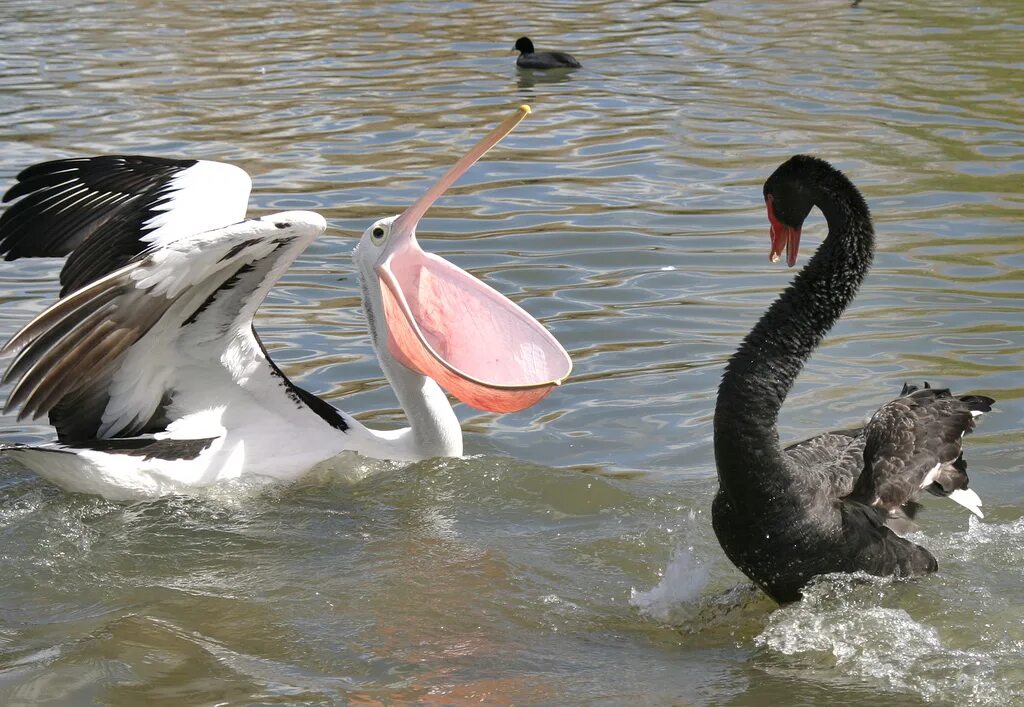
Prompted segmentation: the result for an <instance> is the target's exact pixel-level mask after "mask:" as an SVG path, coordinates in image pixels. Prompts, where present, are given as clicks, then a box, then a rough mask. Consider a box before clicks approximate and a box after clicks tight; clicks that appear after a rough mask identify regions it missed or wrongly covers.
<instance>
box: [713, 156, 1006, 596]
mask: <svg viewBox="0 0 1024 707" xmlns="http://www.w3.org/2000/svg"><path fill="white" fill-rule="evenodd" d="M764 199H765V204H766V206H767V209H768V219H769V221H770V222H771V241H772V242H771V259H772V262H775V261H776V260H778V259H779V257H780V255H781V254H782V250H783V248H785V250H786V256H787V257H786V259H787V262H788V263H789V265H790V266H792V265H793V264H794V263H795V262H796V257H797V249H798V247H799V244H800V229H801V227H802V225H803V222H804V219H805V218H806V217H807V214H808V213H809V212H810V210H811V208H812V207H814V206H817V207H818V208H819V209H820V210H821V212H822V213H823V214H824V216H825V219H826V221H827V222H828V237H827V238H825V240H824V242H823V243H822V244H821V247H819V248H818V251H817V253H815V255H814V257H813V258H811V260H810V262H809V263H807V265H806V266H805V267H804V268H803V270H802V271H801V272H800V273H799V274H798V275H797V277H796V279H795V280H794V281H793V283H792V285H790V286H789V288H787V289H786V290H785V292H783V293H782V295H781V296H780V297H779V298H778V299H777V300H776V301H775V302H774V303H773V304H772V306H771V307H769V309H768V311H767V312H766V313H765V314H764V316H763V317H761V320H760V321H759V322H758V323H757V325H756V326H754V328H753V329H752V330H751V331H750V333H749V334H747V337H746V338H745V339H744V340H743V343H742V344H741V345H740V347H739V349H738V350H737V351H736V353H735V354H734V355H733V356H732V358H731V359H730V360H729V363H728V365H727V366H726V369H725V374H724V375H723V377H722V383H721V386H720V387H719V389H718V404H717V406H716V408H715V423H714V429H715V460H716V462H717V465H718V481H719V490H718V494H717V495H716V496H715V500H714V504H713V506H712V523H713V526H714V529H715V534H716V535H717V536H718V541H719V543H721V545H722V549H724V550H725V554H726V555H728V557H729V559H730V560H732V562H733V563H734V564H735V565H736V566H737V567H738V568H739V569H740V570H742V571H743V573H744V574H746V575H747V576H748V577H750V579H752V580H753V581H754V582H755V583H756V584H757V585H759V586H760V587H761V588H762V589H763V590H764V591H765V592H766V593H767V594H768V595H769V596H771V597H772V598H773V599H775V600H776V601H778V602H780V603H783V602H790V601H796V600H798V599H800V597H801V589H802V588H803V587H804V586H805V585H806V584H807V583H808V582H809V581H810V580H811V579H812V578H813V577H815V576H817V575H821V574H827V573H830V572H856V571H863V572H866V573H868V574H872V575H876V576H898V577H909V576H914V575H921V574H926V573H929V572H934V571H935V570H936V569H937V568H938V564H937V562H936V561H935V558H934V557H933V556H932V554H931V553H930V552H928V550H926V549H925V548H923V547H921V546H919V545H916V544H914V543H912V542H910V541H908V540H905V539H903V538H902V537H900V536H899V535H898V534H897V532H903V530H905V529H907V528H908V526H909V527H912V523H910V520H911V519H912V518H913V515H914V513H915V511H916V509H917V504H916V503H915V501H914V499H915V498H916V497H917V495H918V494H919V493H920V492H921V491H922V490H927V491H930V492H932V493H934V494H936V495H940V496H949V497H951V498H952V499H953V500H955V501H958V502H959V503H961V504H962V505H964V506H966V507H968V508H969V509H971V510H972V511H973V512H975V513H976V514H977V515H979V516H980V515H981V511H980V509H979V508H978V506H979V505H980V503H981V501H980V499H978V497H977V494H975V493H974V492H973V491H970V490H968V488H967V483H968V479H967V471H966V470H967V466H966V464H965V463H964V460H963V455H962V453H961V439H962V437H963V435H964V434H965V433H968V432H970V431H971V430H973V429H974V417H976V416H978V415H980V414H982V413H984V412H988V411H989V410H990V409H991V405H992V403H993V402H994V400H993V399H992V398H988V397H984V396H981V395H965V396H954V395H952V394H951V393H950V392H949V391H948V390H943V389H937V388H931V387H928V385H927V384H925V387H923V388H916V387H911V386H904V389H903V391H902V392H901V394H900V397H898V398H896V399H895V400H893V401H891V402H889V403H886V404H885V405H883V406H882V407H881V408H879V409H878V411H877V412H875V414H874V415H873V416H872V417H871V419H870V420H869V421H868V422H867V423H866V424H865V426H864V427H862V428H860V429H852V430H842V431H837V432H829V433H826V434H823V435H819V436H817V437H813V438H811V439H809V440H806V441H804V442H801V443H799V444H795V445H792V446H790V447H787V448H785V449H783V448H782V447H781V446H780V444H779V435H778V431H777V429H776V421H777V418H778V414H779V409H780V408H781V407H782V403H783V401H784V400H785V399H786V394H787V393H788V392H789V390H790V388H791V387H792V385H793V381H794V380H796V377H797V375H798V374H799V373H800V370H801V369H802V368H803V365H804V362H805V361H806V360H807V358H808V357H809V356H810V355H811V352H812V351H814V349H815V347H817V345H818V344H819V343H820V341H821V339H822V337H824V335H825V334H826V333H827V332H828V330H829V329H831V328H832V325H833V324H835V322H836V321H837V320H838V319H839V316H840V315H841V314H842V313H843V310H845V309H846V307H847V306H848V305H849V304H850V302H851V301H853V298H854V296H855V295H856V293H857V289H858V288H859V287H860V284H861V281H862V280H863V279H864V276H865V274H866V273H867V271H868V269H869V268H870V267H871V260H872V257H873V253H874V238H875V236H874V229H873V227H872V224H871V215H870V213H869V211H868V207H867V204H866V203H865V201H864V198H863V197H862V196H861V194H860V192H859V191H858V190H857V188H856V187H855V186H854V185H853V183H852V182H850V180H849V179H848V178H847V177H846V176H845V175H844V174H843V173H842V172H840V171H839V170H837V169H835V168H834V167H832V165H830V164H829V163H828V162H825V161H824V160H821V159H818V158H816V157H810V156H806V155H797V156H795V157H792V158H791V159H789V160H788V161H786V162H785V163H783V164H782V165H781V166H780V167H779V168H778V169H777V170H775V173H774V174H772V176H771V177H769V179H768V181H767V182H765V185H764ZM894 531H896V532H894Z"/></svg>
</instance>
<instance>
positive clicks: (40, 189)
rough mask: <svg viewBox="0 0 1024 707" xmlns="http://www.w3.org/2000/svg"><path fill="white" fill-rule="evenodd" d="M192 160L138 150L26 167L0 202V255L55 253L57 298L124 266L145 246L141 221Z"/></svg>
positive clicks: (154, 212) (152, 213) (150, 214)
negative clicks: (61, 261) (60, 260)
mask: <svg viewBox="0 0 1024 707" xmlns="http://www.w3.org/2000/svg"><path fill="white" fill-rule="evenodd" d="M196 162H197V160H176V159H166V158H162V157H147V156H143V155H111V156H104V157H89V158H74V159H66V160H54V161H52V162H43V163H41V164H37V165H33V166H31V167H29V168H27V169H25V170H23V171H22V172H21V173H20V174H19V175H18V182H17V184H15V185H14V186H13V187H11V188H10V189H9V190H8V191H7V193H6V194H4V197H3V201H4V202H5V203H6V202H10V201H16V203H14V204H13V205H12V206H10V207H9V208H8V209H7V210H6V211H5V212H4V213H3V215H2V216H0V254H2V255H3V256H4V258H5V259H6V260H15V259H17V258H38V257H62V256H65V255H67V254H68V253H71V254H72V255H71V257H70V258H68V261H67V263H65V265H64V268H63V269H62V270H61V273H60V283H61V286H62V289H61V295H62V296H63V295H65V294H67V293H68V292H70V291H72V290H76V289H78V288H80V287H82V286H84V285H87V284H88V283H90V282H92V281H94V280H96V279H98V278H99V277H102V276H103V275H106V274H108V273H110V272H113V271H114V270H116V269H118V268H119V267H121V266H123V265H124V264H126V263H127V262H128V261H129V260H131V258H133V257H134V256H136V255H138V254H139V253H140V252H142V250H144V248H145V243H144V242H143V241H142V240H141V238H142V237H143V236H144V235H145V234H146V233H147V232H148V230H147V229H146V228H145V227H144V225H143V224H145V223H146V222H147V221H149V220H150V219H151V218H153V217H154V216H155V215H157V214H158V213H159V211H158V210H157V208H158V207H159V206H161V205H162V204H163V203H164V202H165V201H166V199H167V194H166V193H165V189H166V187H167V185H168V183H169V181H170V180H171V179H172V178H173V177H174V176H175V175H176V174H178V173H179V172H181V171H182V170H184V169H187V168H189V167H191V166H192V165H194V164H196Z"/></svg>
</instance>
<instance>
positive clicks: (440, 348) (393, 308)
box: [353, 106, 572, 412]
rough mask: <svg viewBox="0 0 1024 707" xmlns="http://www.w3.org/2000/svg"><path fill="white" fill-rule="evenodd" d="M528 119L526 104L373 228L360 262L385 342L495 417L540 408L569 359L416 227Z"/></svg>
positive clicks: (359, 249)
mask: <svg viewBox="0 0 1024 707" xmlns="http://www.w3.org/2000/svg"><path fill="white" fill-rule="evenodd" d="M529 112H530V108H529V107H528V106H522V107H520V108H519V110H518V111H516V112H515V113H514V114H513V115H511V116H509V117H508V118H507V119H505V120H504V121H502V123H501V124H499V125H498V126H497V127H496V128H495V129H494V130H492V131H491V132H490V133H489V134H488V135H487V136H486V137H484V138H483V139H482V140H481V141H480V142H478V143H477V144H476V145H475V146H473V148H472V149H470V151H469V152H467V153H466V154H465V155H464V156H463V157H462V158H461V159H460V160H459V161H458V162H456V163H455V166H454V167H452V168H451V169H450V170H449V171H448V172H447V173H446V174H445V175H444V176H443V177H441V179H439V180H438V181H437V183H436V184H434V185H433V186H432V187H431V188H430V189H428V190H427V192H426V193H425V194H424V195H423V196H421V197H420V198H419V199H417V200H416V201H415V202H414V203H413V204H412V205H411V206H410V207H409V208H407V209H406V210H405V211H404V212H402V213H401V214H399V215H398V216H390V217H388V218H383V219H380V220H378V221H375V222H374V223H373V224H371V225H370V227H369V228H367V229H366V231H364V232H363V235H362V237H361V238H360V240H359V244H358V245H357V246H356V250H355V253H354V255H353V258H354V260H355V262H356V265H357V267H358V269H359V273H360V276H361V278H362V280H363V284H364V287H365V289H366V293H367V301H366V303H365V305H366V308H367V318H368V319H369V320H370V321H371V328H374V329H376V330H377V332H378V335H379V334H382V333H385V334H386V337H387V342H386V346H387V352H388V353H389V354H390V355H391V356H392V357H393V358H394V359H395V360H396V361H398V363H400V364H402V365H403V366H405V367H406V368H408V369H410V370H412V371H415V372H417V373H420V374H422V375H424V376H428V377H430V378H433V379H434V380H435V381H436V382H437V383H439V384H440V385H441V386H442V387H443V388H445V389H446V390H447V391H448V392H449V393H451V394H452V395H454V396H455V397H457V398H458V399H459V400H461V401H463V402H464V403H467V404H469V405H471V406H473V407H476V408H478V409H481V410H487V411H490V412H514V411H516V410H522V409H524V408H526V407H529V406H530V405H533V404H534V403H536V402H538V401H539V400H540V399H541V398H543V397H544V396H545V395H547V394H548V393H549V392H550V391H551V390H552V389H553V387H554V386H556V385H558V384H560V383H561V382H562V380H563V379H564V378H565V377H566V376H568V375H569V371H570V370H571V368H572V363H571V361H570V359H569V354H568V353H566V351H565V349H563V348H562V346H561V345H560V344H559V343H558V342H557V341H556V340H555V338H554V337H553V336H552V335H551V334H550V333H549V332H548V331H547V330H546V329H545V328H544V327H543V326H542V325H541V324H540V322H538V321H537V320H536V319H534V318H533V317H532V316H530V315H529V314H528V313H527V312H526V311H525V310H523V309H522V308H520V307H519V306H518V305H516V304H515V303H513V302H512V301H511V300H509V299H508V298H506V297H505V296H504V295H502V294H501V293H499V292H498V291H496V290H494V289H493V288H491V287H490V286H488V285H486V284H484V283H483V282H481V281H480V280H478V279H477V278H475V277H473V276H472V275H470V274H469V273H467V272H466V271H465V270H463V269H462V268H460V267H458V266H457V265H455V264H453V263H450V262H448V261H447V260H445V259H444V258H441V257H439V256H437V255H434V254H432V253H427V252H425V251H424V250H423V249H422V248H421V247H420V245H419V243H418V242H417V240H416V226H417V225H418V224H419V221H420V219H421V218H422V217H423V215H424V214H425V213H426V212H427V209H429V208H430V206H431V205H432V204H433V203H434V202H435V201H436V200H437V199H438V198H439V197H440V196H441V195H442V194H444V192H445V190H447V189H448V187H450V186H451V185H452V184H453V183H454V182H455V180H456V179H458V178H459V177H460V176H461V175H462V174H463V173H465V172H466V170H468V169H469V168H470V167H471V166H472V165H473V163H475V162H476V161H477V160H478V159H480V157H482V156H483V155H484V153H486V152H487V151H488V150H489V149H490V148H492V147H493V146H494V145H496V144H498V142H499V141H500V140H501V139H502V138H503V137H505V136H506V135H508V134H509V133H510V132H511V131H512V129H513V128H514V127H515V126H516V125H518V124H519V121H521V120H522V119H523V118H524V117H526V115H528V114H529ZM378 321H382V322H383V324H384V326H383V327H377V326H376V322H378ZM377 343H378V345H379V344H383V343H384V342H377Z"/></svg>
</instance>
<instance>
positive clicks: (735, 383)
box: [714, 175, 874, 487]
mask: <svg viewBox="0 0 1024 707" xmlns="http://www.w3.org/2000/svg"><path fill="white" fill-rule="evenodd" d="M839 176H840V177H841V175H839ZM843 182H845V184H844V183H843ZM814 194H815V198H814V204H815V205H816V206H817V207H818V208H819V209H820V210H821V211H822V213H823V214H824V216H825V219H826V221H827V222H828V227H829V231H828V236H827V237H826V238H825V240H824V242H823V243H822V244H821V246H820V247H819V248H818V250H817V252H816V253H815V254H814V257H813V258H811V260H810V262H808V263H807V265H806V266H805V267H804V268H803V270H801V271H800V273H799V274H798V275H797V276H796V278H795V279H794V280H793V282H792V284H791V285H790V286H789V287H788V288H787V289H786V290H785V291H784V292H783V293H782V294H781V295H780V296H779V298H778V299H776V300H775V302H774V303H773V304H772V305H771V307H769V308H768V311H767V312H765V314H764V316H762V317H761V319H760V321H758V323H757V324H756V325H755V326H754V328H753V329H752V330H751V331H750V333H749V334H747V336H746V338H745V339H744V340H743V343H742V344H741V345H740V347H739V349H738V350H737V351H736V353H735V354H734V355H733V356H732V358H731V359H730V360H729V362H728V364H727V365H726V370H725V374H724V375H723V377H722V382H721V385H720V387H719V391H718V403H717V406H716V408H715V424H714V428H715V456H716V461H717V463H718V470H719V476H720V478H721V481H722V485H723V487H726V486H727V477H729V476H730V474H731V473H735V474H740V473H742V475H743V477H744V480H745V481H746V480H747V479H748V477H749V476H750V474H751V473H753V474H756V473H757V471H758V470H764V471H768V470H777V469H778V468H780V467H782V466H784V460H783V453H782V449H781V447H780V444H779V437H778V431H777V428H776V424H777V421H778V415H779V411H780V410H781V408H782V404H783V401H784V400H785V399H786V395H787V394H788V393H789V391H790V389H791V388H792V386H793V383H794V381H795V380H796V378H797V376H798V375H799V373H800V371H801V369H802V368H803V366H804V363H805V362H806V361H807V359H808V358H809V357H810V355H811V353H812V352H813V351H814V349H815V348H816V347H817V346H818V344H819V343H820V342H821V340H822V338H823V337H824V336H825V334H827V333H828V331H829V330H830V329H831V328H832V326H833V325H834V324H835V323H836V321H837V320H838V319H839V317H840V316H841V315H842V313H843V311H844V310H845V309H846V308H847V306H849V304H850V303H851V302H852V301H853V299H854V297H855V296H856V294H857V290H858V288H859V287H860V284H861V282H862V281H863V279H864V276H865V275H866V274H867V271H868V269H869V268H870V267H871V261H872V258H873V252H874V231H873V228H872V226H871V218H870V214H869V213H868V209H867V205H866V204H865V203H864V200H863V197H861V195H860V193H859V192H858V191H857V190H856V188H855V187H854V186H853V185H852V184H851V183H849V182H848V181H846V180H845V177H842V179H841V180H840V181H839V182H838V184H835V183H832V184H826V185H824V186H822V185H817V186H816V189H815V190H814Z"/></svg>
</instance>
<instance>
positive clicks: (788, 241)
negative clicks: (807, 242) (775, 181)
mask: <svg viewBox="0 0 1024 707" xmlns="http://www.w3.org/2000/svg"><path fill="white" fill-rule="evenodd" d="M773 202H774V198H773V197H772V195H771V194H769V195H768V196H766V197H765V199H764V203H765V207H767V209H768V222H769V223H770V224H771V238H772V249H771V253H769V255H768V257H769V258H770V259H771V261H772V262H773V263H777V262H779V257H780V256H781V255H782V249H783V248H785V249H786V264H787V265H788V266H789V267H793V266H794V265H796V256H797V253H798V252H799V251H800V228H799V227H793V226H787V225H786V224H784V223H782V221H780V220H779V218H778V217H777V216H776V215H775V206H774V204H773Z"/></svg>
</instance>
